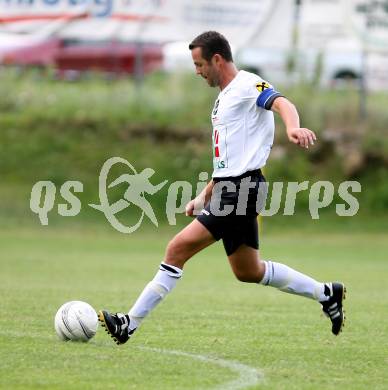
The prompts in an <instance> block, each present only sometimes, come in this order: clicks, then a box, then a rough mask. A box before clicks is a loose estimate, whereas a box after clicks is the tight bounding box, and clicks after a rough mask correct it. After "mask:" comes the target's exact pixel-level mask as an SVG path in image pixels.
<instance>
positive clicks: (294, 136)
mask: <svg viewBox="0 0 388 390" xmlns="http://www.w3.org/2000/svg"><path fill="white" fill-rule="evenodd" d="M287 136H288V139H289V140H290V142H292V143H294V144H297V145H300V146H301V147H302V148H306V149H308V147H309V145H314V141H316V140H317V137H316V135H315V134H314V132H313V131H311V130H309V129H305V128H299V127H292V128H289V129H287Z"/></svg>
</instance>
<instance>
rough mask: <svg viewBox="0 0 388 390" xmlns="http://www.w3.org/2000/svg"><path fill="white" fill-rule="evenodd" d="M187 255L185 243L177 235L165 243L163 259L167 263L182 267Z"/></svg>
mask: <svg viewBox="0 0 388 390" xmlns="http://www.w3.org/2000/svg"><path fill="white" fill-rule="evenodd" d="M189 257H190V256H189V251H188V248H187V245H186V244H185V243H184V242H183V241H182V240H181V239H180V238H179V236H175V237H174V238H173V239H172V240H171V241H170V242H169V243H168V245H167V248H166V256H165V260H164V261H165V262H167V264H171V265H175V266H176V267H182V266H183V264H184V263H185V262H186V260H188V258H189Z"/></svg>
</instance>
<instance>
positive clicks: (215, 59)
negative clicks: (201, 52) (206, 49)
mask: <svg viewBox="0 0 388 390" xmlns="http://www.w3.org/2000/svg"><path fill="white" fill-rule="evenodd" d="M222 60H223V58H222V56H221V55H220V54H217V53H216V54H214V56H213V57H212V63H213V65H220V64H221V62H222Z"/></svg>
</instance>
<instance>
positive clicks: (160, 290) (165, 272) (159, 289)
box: [128, 263, 183, 330]
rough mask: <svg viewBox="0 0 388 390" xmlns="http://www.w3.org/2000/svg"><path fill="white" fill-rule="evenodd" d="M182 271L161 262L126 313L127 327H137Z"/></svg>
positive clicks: (173, 284) (175, 281)
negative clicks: (127, 316) (128, 319)
mask: <svg viewBox="0 0 388 390" xmlns="http://www.w3.org/2000/svg"><path fill="white" fill-rule="evenodd" d="M182 274H183V271H182V270H181V269H180V268H178V267H174V266H173V265H169V264H165V263H161V264H160V268H159V271H158V272H157V273H156V275H155V277H154V278H153V279H152V280H151V281H150V282H149V283H148V284H147V286H146V287H145V288H144V290H143V292H142V293H141V294H140V296H139V298H137V301H136V302H135V304H134V305H133V306H132V308H131V310H130V311H129V313H128V315H129V318H130V319H131V321H130V325H129V329H130V330H132V329H135V328H137V327H138V326H139V325H140V323H141V321H143V319H144V318H145V317H146V316H147V315H148V313H149V312H150V311H151V310H152V309H153V308H154V307H155V306H156V305H157V304H158V303H159V302H160V301H161V300H162V299H163V298H164V297H165V296H166V295H167V294H168V293H169V292H170V291H171V290H172V289H173V288H174V287H175V285H176V283H177V281H178V280H179V279H180V278H181V276H182Z"/></svg>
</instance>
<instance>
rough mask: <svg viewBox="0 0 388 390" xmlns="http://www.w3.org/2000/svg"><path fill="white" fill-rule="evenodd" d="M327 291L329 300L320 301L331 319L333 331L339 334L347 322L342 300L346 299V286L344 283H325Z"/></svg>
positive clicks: (323, 309)
mask: <svg viewBox="0 0 388 390" xmlns="http://www.w3.org/2000/svg"><path fill="white" fill-rule="evenodd" d="M325 291H327V294H326V295H328V296H330V298H329V300H328V301H324V302H320V304H321V305H322V311H323V312H324V314H325V315H326V316H327V317H329V318H330V320H331V324H332V327H331V331H332V333H333V334H334V335H336V336H338V334H339V333H340V332H341V330H342V328H343V326H344V323H345V314H344V311H343V309H342V302H343V300H344V299H345V294H346V287H345V286H344V284H343V283H339V282H333V283H325Z"/></svg>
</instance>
